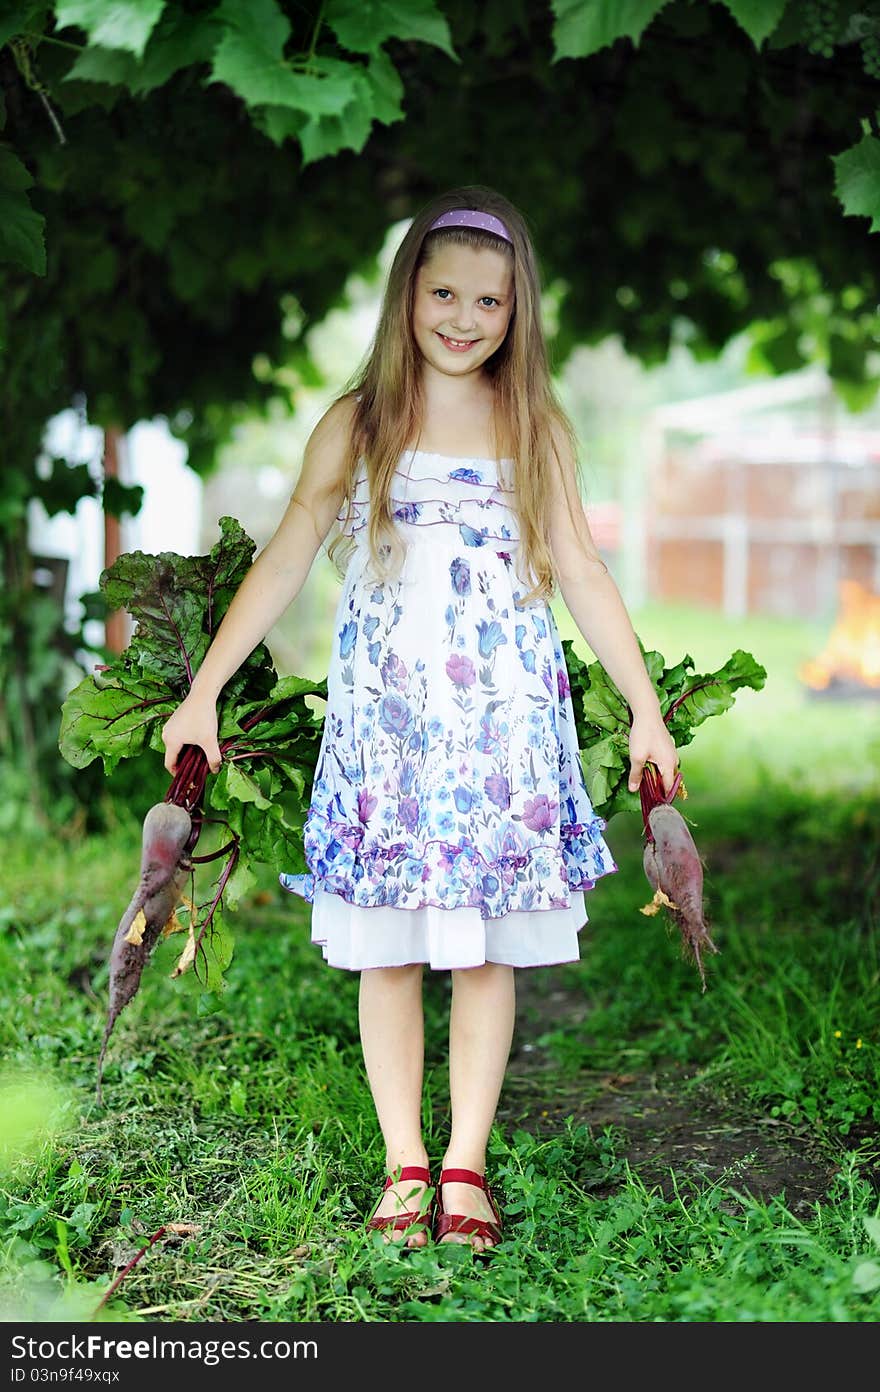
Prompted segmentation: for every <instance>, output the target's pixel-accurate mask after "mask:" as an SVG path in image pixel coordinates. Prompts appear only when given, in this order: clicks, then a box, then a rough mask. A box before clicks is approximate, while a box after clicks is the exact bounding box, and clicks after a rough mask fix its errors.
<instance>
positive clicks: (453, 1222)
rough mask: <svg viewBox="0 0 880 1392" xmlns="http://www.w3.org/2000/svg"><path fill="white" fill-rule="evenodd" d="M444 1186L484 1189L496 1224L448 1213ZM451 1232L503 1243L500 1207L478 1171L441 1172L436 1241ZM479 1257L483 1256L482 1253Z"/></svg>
mask: <svg viewBox="0 0 880 1392" xmlns="http://www.w3.org/2000/svg"><path fill="white" fill-rule="evenodd" d="M444 1184H472V1185H473V1186H474V1188H475V1189H482V1191H483V1193H484V1194H485V1195H486V1198H487V1199H488V1200H489V1204H490V1206H491V1208H492V1212H493V1213H494V1215H495V1222H494V1223H491V1222H489V1220H488V1219H486V1218H467V1217H465V1215H464V1214H463V1213H447V1212H446V1210H445V1208H444V1207H443V1185H444ZM451 1232H456V1233H466V1234H467V1235H468V1236H475V1237H488V1238H490V1239H491V1240H492V1242H494V1243H495V1244H496V1245H497V1244H498V1243H499V1242H500V1241H501V1214H500V1213H499V1211H498V1205H497V1204H496V1202H495V1199H494V1197H493V1195H492V1190H491V1189H490V1188H489V1186H488V1184H487V1183H486V1178H485V1176H484V1175H481V1174H477V1172H476V1170H441V1172H440V1179H439V1181H438V1183H437V1221H436V1222H435V1224H434V1240H435V1241H436V1242H439V1241H440V1238H441V1237H445V1236H446V1234H447V1233H451ZM485 1250H486V1251H488V1250H489V1249H488V1248H487V1249H485ZM478 1255H480V1256H482V1252H480V1253H479V1254H478Z"/></svg>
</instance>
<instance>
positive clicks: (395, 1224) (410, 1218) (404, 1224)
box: [367, 1209, 431, 1232]
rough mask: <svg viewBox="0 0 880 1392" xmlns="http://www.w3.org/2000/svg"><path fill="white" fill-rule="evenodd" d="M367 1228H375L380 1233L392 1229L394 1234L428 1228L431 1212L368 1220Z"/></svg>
mask: <svg viewBox="0 0 880 1392" xmlns="http://www.w3.org/2000/svg"><path fill="white" fill-rule="evenodd" d="M367 1227H368V1228H375V1229H376V1230H377V1231H378V1232H382V1231H383V1230H384V1229H385V1228H393V1229H394V1231H395V1232H402V1231H403V1229H404V1228H410V1227H412V1228H430V1227H431V1211H430V1209H428V1210H427V1211H426V1212H425V1213H395V1214H392V1215H389V1217H387V1218H370V1219H368V1221H367Z"/></svg>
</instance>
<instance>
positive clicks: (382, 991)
mask: <svg viewBox="0 0 880 1392" xmlns="http://www.w3.org/2000/svg"><path fill="white" fill-rule="evenodd" d="M359 1016H360V1033H361V1046H362V1048H363V1054H364V1064H365V1066H366V1070H367V1077H368V1079H369V1083H370V1091H371V1092H372V1094H373V1102H374V1103H375V1107H376V1115H377V1117H378V1119H379V1125H380V1127H381V1129H382V1135H383V1137H384V1140H385V1166H386V1170H387V1172H388V1173H389V1174H393V1173H394V1171H395V1170H398V1169H402V1168H403V1166H404V1165H424V1166H427V1164H428V1155H427V1151H426V1150H425V1143H424V1141H423V1139H422V1079H423V1072H424V1052H425V1049H424V1045H425V1026H424V1016H423V1013H422V964H421V963H413V964H412V965H410V966H405V967H371V968H370V969H369V970H365V971H362V972H361V983H360V997H359ZM425 1187H426V1186H425V1185H424V1184H420V1183H419V1182H418V1181H416V1180H409V1179H407V1180H404V1181H402V1182H401V1183H400V1184H397V1185H393V1186H392V1187H391V1188H390V1189H389V1190H388V1191H387V1193H386V1194H385V1195H384V1197H383V1199H382V1202H381V1203H380V1204H379V1207H378V1209H377V1210H376V1213H375V1215H374V1216H375V1217H377V1218H386V1217H390V1216H391V1215H392V1214H395V1213H402V1212H405V1211H406V1212H413V1213H415V1212H418V1211H419V1210H420V1209H421V1208H422V1206H423V1204H422V1196H423V1195H424V1192H425ZM385 1235H386V1237H387V1239H388V1240H389V1241H400V1240H401V1233H400V1232H399V1231H398V1232H396V1233H395V1232H394V1231H393V1230H391V1229H389V1230H387V1232H386V1234H385ZM426 1241H427V1234H426V1233H425V1232H424V1230H421V1231H419V1232H416V1233H413V1234H412V1235H411V1236H410V1237H408V1238H406V1242H407V1245H408V1246H410V1247H421V1246H423V1245H424V1244H425V1242H426Z"/></svg>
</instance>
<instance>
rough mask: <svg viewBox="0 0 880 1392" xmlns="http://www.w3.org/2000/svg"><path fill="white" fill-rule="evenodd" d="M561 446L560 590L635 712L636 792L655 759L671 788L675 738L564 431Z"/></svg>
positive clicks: (553, 530) (555, 551)
mask: <svg viewBox="0 0 880 1392" xmlns="http://www.w3.org/2000/svg"><path fill="white" fill-rule="evenodd" d="M557 451H558V454H559V456H560V463H561V466H562V467H561V470H560V473H559V476H558V479H557V485H556V487H555V489H554V492H553V501H552V505H551V512H550V528H549V532H550V549H551V553H552V556H553V563H554V568H555V571H556V579H557V582H558V584H559V593H560V595H561V597H562V599H563V601H564V603H565V605H566V608H567V609H568V612H569V613H570V614H571V616H572V618H573V619H574V621H575V623H576V624H577V626H578V628H579V630H580V632H581V633H582V634H583V636H584V639H585V640H586V642H587V643H589V645H590V647H591V648H592V650H593V652H594V653H595V654H596V656H597V658H598V659H599V661H600V662H601V663H602V666H603V667H604V668H605V671H606V672H607V673H608V675H609V677H610V678H611V680H612V681H613V682H614V683H615V685H616V686H617V687H618V689H619V690H620V692H621V694H622V695H623V697H624V699H625V701H626V703H627V705H628V706H629V708H630V711H631V713H632V726H631V729H630V737H629V753H630V774H629V787H630V789H631V790H632V791H633V792H634V791H635V790H636V789H637V788H638V786H639V783H640V782H641V779H642V770H643V769H644V767H645V764H646V763H647V762H648V761H649V760H650V761H651V762H652V763H654V764H656V765H657V768H658V770H659V772H660V776H661V778H662V780H663V786H664V788H665V789H666V791H667V792H669V791H670V790H671V788H672V784H673V781H674V779H675V774H676V770H677V767H678V756H677V754H676V751H675V744H674V743H673V740H672V737H671V736H670V734H669V731H668V730H667V728H666V725H665V723H664V720H663V716H662V714H661V712H660V702H659V700H658V697H657V693H656V691H655V689H654V684H653V682H652V681H651V678H650V677H649V676H648V670H647V668H646V667H645V661H644V658H643V657H642V654H641V650H640V648H639V644H638V639H637V638H636V635H635V631H634V629H633V626H632V622H631V620H630V617H629V614H628V613H627V610H626V606H625V605H624V602H623V599H622V597H621V594H620V591H619V590H618V588H617V585H616V583H615V581H614V579H613V577H612V575H611V574H610V572H609V570H608V567H607V566H606V564H605V562H604V561H603V560H602V557H601V556H600V555H599V551H598V549H597V547H596V543H595V542H594V540H593V537H592V535H591V533H590V528H589V524H588V522H587V518H586V513H585V512H584V508H583V505H582V503H581V501H580V496H579V493H578V489H577V483H576V480H575V472H574V460H573V458H572V456H571V453H570V450H569V449H568V446H567V443H566V442H565V441H564V440H563V439H560V437H557ZM569 504H570V506H569ZM572 513H573V514H574V516H572Z"/></svg>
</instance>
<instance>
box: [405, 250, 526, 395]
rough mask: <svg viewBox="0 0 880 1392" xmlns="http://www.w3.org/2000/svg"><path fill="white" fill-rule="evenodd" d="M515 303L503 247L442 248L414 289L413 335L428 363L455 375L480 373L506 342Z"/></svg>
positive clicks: (419, 275)
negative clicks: (479, 248)
mask: <svg viewBox="0 0 880 1392" xmlns="http://www.w3.org/2000/svg"><path fill="white" fill-rule="evenodd" d="M513 306H514V292H513V266H512V264H511V262H510V260H509V259H508V258H507V257H506V256H505V255H504V254H503V253H502V252H500V251H490V250H488V249H484V250H480V251H477V250H476V249H475V248H473V247H466V246H457V245H455V244H448V245H447V246H445V247H442V248H440V249H438V250H437V251H436V252H435V253H434V255H433V256H432V257H430V258H429V260H427V261H425V262H424V264H423V265H422V266H420V267H419V270H418V272H417V274H416V283H415V290H414V293H413V334H414V336H415V340H416V343H417V345H418V347H419V349H420V351H421V354H422V357H423V358H424V359H425V362H426V364H430V366H431V367H434V368H436V369H437V370H438V371H439V372H442V373H444V375H446V376H452V377H464V376H467V375H468V374H469V373H472V372H478V371H479V369H480V368H481V367H482V365H483V363H484V362H486V360H487V359H488V358H491V356H492V354H493V353H494V352H496V350H497V349H498V348H500V346H501V344H502V343H503V342H504V336H505V334H506V333H507V326H508V324H509V323H510V318H511V315H512V314H513Z"/></svg>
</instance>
